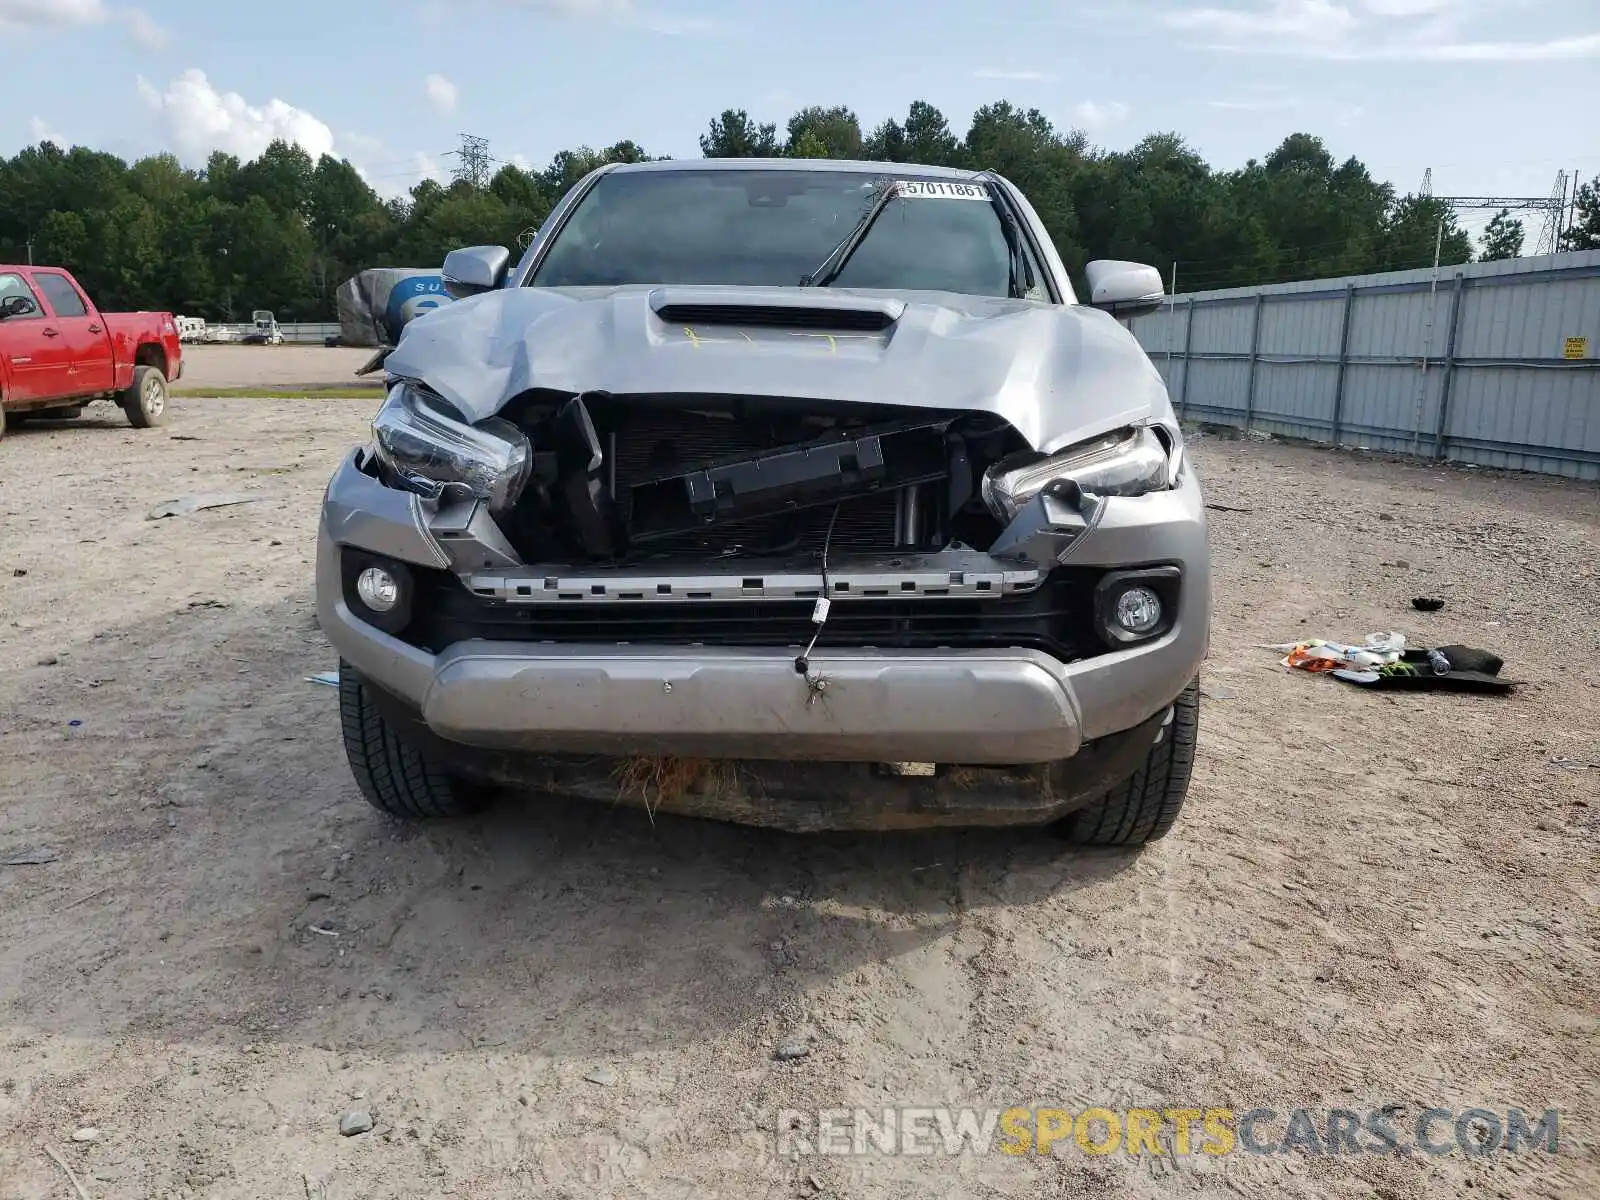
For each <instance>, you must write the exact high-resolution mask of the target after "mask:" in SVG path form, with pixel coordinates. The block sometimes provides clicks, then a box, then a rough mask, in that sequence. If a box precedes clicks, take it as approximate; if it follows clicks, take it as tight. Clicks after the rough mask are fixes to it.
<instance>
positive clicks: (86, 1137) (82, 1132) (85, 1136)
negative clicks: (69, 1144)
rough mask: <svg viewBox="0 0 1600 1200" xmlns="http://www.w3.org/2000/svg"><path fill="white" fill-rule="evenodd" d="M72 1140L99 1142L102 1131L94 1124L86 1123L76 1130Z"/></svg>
mask: <svg viewBox="0 0 1600 1200" xmlns="http://www.w3.org/2000/svg"><path fill="white" fill-rule="evenodd" d="M72 1140H73V1141H75V1142H98V1141H99V1140H100V1131H99V1130H98V1129H96V1128H95V1127H94V1126H93V1125H85V1126H84V1127H83V1128H82V1129H78V1130H74V1131H73V1134H72Z"/></svg>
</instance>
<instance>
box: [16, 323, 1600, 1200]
mask: <svg viewBox="0 0 1600 1200" xmlns="http://www.w3.org/2000/svg"><path fill="white" fill-rule="evenodd" d="M240 353H241V354H249V355H252V356H259V358H260V360H261V361H262V362H267V361H270V360H272V359H274V358H275V357H277V356H278V355H281V354H286V353H291V352H288V351H259V350H241V351H240ZM316 353H318V354H324V353H326V352H323V351H317V352H316ZM230 382H231V381H230ZM371 408H372V406H370V405H368V404H366V403H365V402H362V401H297V402H293V403H275V404H263V403H260V402H248V401H201V400H193V399H186V398H179V399H178V400H176V401H175V402H174V404H173V411H172V421H171V424H169V425H168V426H167V427H166V428H164V429H160V430H154V431H150V432H147V433H138V432H135V431H133V430H131V429H129V428H128V427H127V426H126V424H125V423H124V422H123V420H122V419H121V416H120V414H118V413H115V412H114V411H101V412H98V413H97V412H96V410H94V409H91V410H90V412H89V413H88V414H87V415H86V417H85V418H84V419H83V420H81V421H79V422H76V423H73V424H72V425H60V426H55V427H51V426H43V425H38V426H29V427H26V428H23V429H19V430H18V431H16V432H15V433H14V434H13V435H12V436H10V437H8V438H7V439H6V441H5V442H3V443H0V813H3V814H4V816H3V824H0V862H3V861H5V860H7V859H8V858H10V857H12V856H14V855H16V853H17V852H18V851H22V850H28V849H38V848H47V849H50V850H53V851H56V852H57V853H58V855H59V857H57V858H55V860H54V861H50V862H44V863H40V864H37V865H19V866H0V930H3V936H0V1196H4V1197H7V1198H10V1197H69V1196H71V1195H73V1193H72V1191H71V1185H70V1184H69V1183H68V1181H67V1179H66V1176H65V1174H64V1172H63V1171H62V1170H61V1169H60V1167H58V1166H57V1164H56V1163H55V1162H53V1161H52V1160H51V1159H50V1158H49V1157H47V1155H46V1151H45V1147H46V1146H51V1147H55V1148H56V1149H57V1150H58V1152H59V1153H60V1155H61V1157H62V1159H63V1160H64V1161H65V1162H66V1163H67V1164H68V1165H69V1166H70V1167H71V1168H72V1169H73V1171H74V1173H75V1174H76V1175H77V1176H78V1178H79V1179H80V1180H81V1181H82V1183H83V1186H84V1188H85V1190H86V1192H87V1194H89V1195H91V1196H93V1197H95V1198H96V1200H119V1198H127V1200H133V1198H144V1197H190V1196H193V1197H202V1196H203V1197H219V1198H220V1197H227V1198H234V1197H238V1198H252V1200H253V1198H257V1197H286V1198H293V1197H301V1198H303V1200H319V1198H320V1200H334V1198H348V1197H391V1196H393V1197H402V1196H403V1197H445V1196H460V1197H473V1198H474V1200H484V1198H498V1197H513V1196H515V1197H528V1196H549V1197H556V1196H561V1197H579V1196H585V1197H587V1196H597V1195H616V1196H646V1195H649V1196H673V1197H690V1196H693V1197H699V1198H704V1197H715V1196H738V1197H741V1198H744V1197H790V1196H800V1197H807V1196H830V1197H832V1196H847V1195H848V1196H856V1197H880V1196H882V1197H889V1196H905V1197H913V1196H915V1197H956V1196H980V1197H1125V1196H1132V1197H1145V1196H1167V1195H1173V1194H1184V1195H1189V1194H1202V1195H1225V1194H1236V1195H1244V1196H1250V1197H1263V1198H1266V1197H1272V1198H1277V1197H1308V1198H1309V1197H1351V1198H1355V1197H1363V1198H1367V1197H1387V1198H1390V1200H1398V1198H1409V1197H1418V1196H1424V1195H1465V1196H1495V1197H1517V1198H1521V1197H1532V1196H1550V1197H1557V1196H1561V1197H1578V1196H1586V1195H1587V1196H1593V1195H1597V1194H1600V1170H1597V1166H1596V1157H1595V1135H1594V1132H1593V1130H1594V1119H1595V1117H1596V1115H1597V1104H1596V1100H1597V1095H1596V1087H1597V1085H1596V1079H1597V1078H1600V1053H1597V1050H1596V1047H1597V1045H1600V1041H1597V1033H1600V1028H1597V1026H1600V1020H1597V1013H1600V966H1597V963H1600V945H1597V941H1600V937H1597V931H1600V923H1597V922H1596V920H1595V906H1596V903H1597V901H1600V884H1597V882H1596V879H1597V873H1596V870H1595V866H1596V854H1595V846H1596V835H1597V833H1600V808H1597V805H1600V771H1587V772H1576V771H1570V770H1564V769H1558V768H1556V767H1553V766H1552V765H1551V760H1552V758H1557V757H1566V758H1573V759H1583V760H1585V761H1596V760H1600V740H1597V734H1596V732H1595V727H1596V721H1595V717H1596V713H1597V712H1600V676H1597V675H1596V672H1595V668H1594V662H1595V653H1596V651H1597V650H1600V642H1597V638H1600V633H1597V631H1600V588H1597V586H1596V582H1597V581H1596V567H1595V558H1594V555H1595V547H1596V545H1597V541H1600V499H1597V494H1596V490H1595V489H1594V488H1593V487H1587V488H1585V487H1578V486H1573V485H1566V484H1563V483H1559V482H1555V481H1548V480H1533V479H1524V478H1515V477H1495V476H1491V475H1489V474H1488V473H1468V472H1464V471H1454V470H1442V469H1427V468H1422V467H1418V466H1414V465H1401V464H1395V463H1386V462H1379V461H1374V460H1363V459H1358V458H1354V457H1350V456H1344V455H1338V456H1336V455H1332V454H1328V453H1323V452H1318V451H1312V450H1305V449H1297V448H1289V447H1283V446H1278V445H1263V444H1259V443H1255V442H1222V441H1216V440H1210V439H1207V440H1203V441H1201V442H1199V443H1198V444H1197V445H1196V446H1195V450H1194V452H1195V455H1196V458H1197V459H1198V461H1199V462H1200V464H1201V468H1202V470H1203V473H1204V476H1205V478H1206V480H1207V485H1208V497H1209V499H1210V500H1212V501H1214V502H1217V503H1221V504H1226V505H1230V506H1234V507H1236V508H1242V509H1245V510H1247V511H1244V512H1215V513H1213V514H1212V515H1213V521H1214V524H1213V539H1214V545H1215V550H1216V561H1217V567H1218V571H1219V574H1220V580H1219V589H1218V601H1217V609H1216V618H1215V626H1214V633H1213V640H1212V655H1211V660H1210V663H1209V665H1208V668H1207V672H1206V676H1205V682H1206V686H1207V689H1208V692H1209V693H1210V696H1211V698H1210V699H1209V700H1208V701H1207V702H1206V707H1205V710H1204V713H1203V718H1202V720H1203V732H1202V741H1201V756H1200V762H1199V765H1198V769H1197V774H1196V779H1195V783H1194V787H1193V790H1192V792H1191V794H1190V804H1189V807H1188V809H1187V811H1186V814H1185V816H1184V818H1183V820H1182V821H1181V822H1180V824H1179V826H1178V828H1177V830H1176V831H1175V833H1174V834H1173V835H1172V836H1171V837H1169V838H1168V839H1167V840H1166V841H1164V842H1162V843H1160V844H1159V845H1157V846H1155V847H1153V848H1151V849H1150V850H1149V851H1147V852H1146V853H1144V854H1142V855H1137V856H1130V855H1119V854H1097V853H1083V852H1077V851H1071V850H1064V849H1063V848H1062V847H1061V846H1060V845H1058V844H1055V843H1053V842H1051V841H1049V840H1047V839H1046V838H1043V837H1041V836H1039V835H1038V834H1034V833H1027V832H998V833H992V832H991V833H981V834H965V833H962V834H953V833H946V834H936V835H927V836H920V835H919V836H905V835H900V836H893V837H881V838H880V837H828V838H814V839H805V838H795V837H786V836H780V835H775V834H771V833H765V832H760V831H752V830H746V829H739V828H729V827H722V826H716V825H711V824H706V823H697V822H694V821H689V820H671V819H666V818H662V819H660V820H659V821H658V823H657V825H656V827H655V828H653V829H652V827H651V826H650V824H649V823H648V822H647V821H646V819H645V817H644V816H643V815H642V814H639V813H636V812H633V811H631V810H622V809H617V810H612V809H607V808H604V807H587V806H583V805H580V804H575V803H572V802H563V801H561V800H559V799H555V798H548V797H530V798H527V800H526V801H525V802H523V803H520V804H512V805H508V806H506V807H504V808H502V809H500V810H498V811H496V812H494V813H492V814H491V815H489V816H486V817H484V818H482V819H479V820H474V821H470V822H466V823H462V824H457V825H433V826H425V827H420V828H402V827H398V826H396V825H394V824H391V823H389V822H387V821H385V820H383V819H381V818H380V817H379V816H378V815H377V814H376V813H374V812H372V811H371V810H369V809H368V808H367V807H366V805H364V804H363V803H362V801H361V800H360V798H359V796H358V795H357V793H356V790H355V788H354V786H353V784H352V783H351V780H350V777H349V775H348V773H347V771H346V768H345V764H344V761H343V757H342V753H341V750H340V746H339V739H338V733H337V727H336V720H335V696H334V693H333V692H332V691H331V690H330V689H327V688H322V687H317V686H313V685H311V684H309V683H306V682H305V681H304V677H305V676H306V675H308V674H310V673H312V672H313V671H316V670H321V669H325V668H328V667H331V666H333V665H334V664H333V660H332V656H331V654H330V652H329V650H328V647H327V646H326V644H325V643H324V641H323V639H322V637H321V635H320V634H319V633H318V631H317V629H316V626H315V623H314V620H313V611H312V604H311V597H310V570H311V555H312V536H313V531H314V524H315V518H316V512H317V504H318V501H319V498H320V492H321V489H322V486H323V483H324V481H325V479H326V476H327V473H328V471H329V470H330V468H331V466H332V464H333V462H334V460H335V458H336V456H337V455H338V454H339V453H340V452H341V451H342V450H343V449H344V448H345V447H346V446H347V445H349V444H350V443H351V442H353V441H355V440H357V439H359V438H360V437H361V436H362V435H363V431H364V426H365V422H366V421H367V420H368V418H369V417H370V415H371ZM205 491H246V492H249V493H251V494H253V495H256V496H259V498H260V499H259V502H258V503H252V504H246V505H242V506H239V507H233V508H226V509H219V510H214V511H208V512H201V513H197V514H194V515H192V516H187V517H177V518H172V519H168V520H161V521H147V520H146V519H145V513H146V511H147V510H148V509H149V508H150V507H151V506H152V505H154V504H156V503H157V502H159V501H162V500H166V499H170V498H173V497H177V496H180V495H183V494H186V493H192V492H205ZM23 572H26V573H25V574H23ZM1419 594H1437V595H1440V596H1443V597H1445V598H1446V599H1447V600H1448V601H1449V606H1448V607H1447V608H1446V609H1445V610H1444V611H1443V612H1442V613H1440V614H1437V615H1432V616H1424V615H1421V614H1417V613H1415V612H1413V611H1412V610H1411V609H1410V607H1409V600H1410V598H1411V597H1412V596H1414V595H1419ZM1390 628H1397V629H1400V630H1402V631H1404V632H1406V633H1408V634H1410V635H1412V636H1413V637H1415V638H1417V639H1426V640H1428V641H1431V642H1434V643H1436V644H1443V643H1445V642H1448V641H1457V640H1459V641H1463V642H1466V643H1469V644H1474V645H1480V646H1484V647H1487V648H1490V649H1493V650H1495V651H1497V652H1499V653H1501V654H1503V655H1504V656H1505V658H1506V660H1507V664H1508V665H1507V670H1506V673H1507V674H1508V675H1511V676H1514V677H1516V678H1518V679H1521V680H1524V681H1526V686H1525V688H1524V689H1523V690H1522V691H1521V692H1520V693H1519V694H1518V695H1517V696H1515V697H1514V698H1510V699H1487V698H1470V697H1445V696H1411V697H1400V696H1384V695H1378V694H1371V693H1366V692H1362V691H1359V690H1357V689H1355V688H1351V687H1348V686H1345V685H1342V684H1338V683H1336V682H1334V681H1332V680H1326V679H1316V678H1311V677H1308V676H1304V675H1290V674H1287V673H1284V672H1283V671H1281V670H1280V669H1278V668H1277V667H1276V666H1275V665H1274V656H1273V655H1271V654H1270V653H1267V652H1265V651H1262V650H1260V649H1258V648H1257V646H1258V643H1261V642H1270V641H1278V640H1281V639H1286V638H1292V637H1295V636H1300V635H1316V634H1325V635H1329V636H1346V637H1354V638H1358V639H1359V638H1360V637H1362V636H1364V635H1365V634H1366V633H1367V632H1369V631H1373V630H1382V629H1390ZM33 857H49V856H48V855H34V856H33ZM335 935H336V936H335ZM795 1036H800V1037H805V1038H809V1039H810V1040H809V1042H808V1045H809V1053H808V1054H807V1055H806V1056H805V1057H802V1058H800V1059H798V1060H796V1061H785V1062H779V1061H774V1048H775V1046H777V1045H778V1044H779V1043H780V1042H781V1041H783V1040H784V1039H786V1038H791V1037H795ZM586 1077H587V1078H586ZM897 1103H898V1104H939V1103H950V1104H971V1105H977V1106H998V1107H1008V1106H1012V1105H1027V1104H1053V1105H1061V1106H1063V1107H1066V1108H1069V1109H1081V1108H1084V1107H1086V1106H1089V1105H1105V1106H1109V1107H1112V1108H1117V1107H1121V1106H1130V1105H1150V1106H1152V1107H1173V1106H1193V1107H1196V1108H1207V1107H1214V1106H1231V1107H1233V1108H1235V1109H1239V1110H1242V1109H1246V1108H1250V1107H1252V1106H1256V1105H1265V1106H1270V1107H1272V1108H1275V1109H1277V1110H1279V1111H1281V1112H1286V1111H1287V1110H1288V1109H1291V1108H1293V1107H1296V1106H1301V1105H1304V1106H1310V1107H1314V1108H1323V1109H1325V1108H1327V1107H1331V1106H1344V1107H1350V1108H1354V1109H1359V1110H1367V1109H1373V1108H1379V1107H1381V1106H1383V1105H1386V1104H1393V1105H1399V1106H1402V1109H1401V1111H1402V1112H1403V1113H1406V1114H1413V1115H1414V1114H1415V1113H1416V1112H1418V1111H1419V1110H1421V1109H1424V1108H1427V1107H1429V1106H1435V1105H1436V1106H1439V1107H1442V1108H1449V1109H1453V1110H1458V1111H1459V1110H1463V1109H1466V1108H1469V1107H1472V1106H1476V1105H1482V1106H1484V1107H1487V1108H1491V1109H1495V1108H1498V1109H1501V1110H1504V1108H1505V1107H1507V1106H1517V1107H1521V1108H1524V1109H1528V1110H1533V1111H1540V1110H1543V1109H1546V1108H1552V1107H1554V1108H1559V1109H1561V1110H1562V1112H1563V1118H1562V1125H1561V1136H1562V1139H1563V1150H1562V1152H1561V1153H1560V1154H1558V1155H1555V1156H1551V1155H1548V1154H1545V1153H1542V1152H1541V1153H1539V1154H1524V1155H1522V1156H1515V1157H1514V1156H1509V1155H1505V1154H1499V1155H1495V1156H1491V1157H1483V1158H1468V1157H1466V1156H1464V1155H1462V1154H1460V1153H1455V1154H1451V1155H1448V1156H1445V1157H1441V1158H1436V1159H1435V1158H1428V1157H1426V1156H1419V1155H1413V1156H1409V1157H1401V1156H1393V1155H1391V1156H1370V1155H1369V1156H1361V1157H1353V1156H1348V1155H1346V1156H1343V1157H1316V1156H1310V1155H1305V1154H1300V1153H1295V1154H1290V1155H1285V1156H1278V1157H1258V1156H1252V1155H1244V1154H1235V1155H1231V1156H1226V1157H1222V1158H1206V1157H1204V1156H1198V1155H1197V1156H1195V1157H1193V1158H1185V1159H1175V1158H1173V1157H1153V1156H1147V1157H1143V1158H1130V1157H1128V1156H1127V1155H1124V1154H1120V1153H1119V1154H1117V1155H1113V1156H1109V1157H1091V1156H1087V1155H1084V1154H1082V1153H1080V1152H1078V1151H1077V1150H1076V1149H1074V1148H1071V1147H1070V1143H1069V1144H1068V1145H1067V1146H1066V1147H1065V1150H1066V1152H1065V1153H1062V1154H1061V1155H1059V1156H1056V1157H1039V1156H1031V1157H1026V1158H1021V1159H1013V1158H1007V1157H1005V1156H1001V1155H994V1156H989V1157H983V1158H973V1157H971V1156H967V1157H963V1158H961V1159H959V1160H953V1159H947V1158H940V1157H934V1158H928V1157H922V1158H917V1157H899V1158H889V1157H881V1156H869V1157H866V1158H862V1159H854V1158H815V1157H808V1158H802V1159H801V1160H800V1161H798V1162H788V1161H783V1160H781V1159H779V1158H777V1157H776V1156H775V1154H774V1149H773V1147H774V1133H773V1122H774V1119H775V1114H776V1113H777V1111H778V1110H780V1109H783V1108H786V1107H787V1108H799V1109H811V1108H818V1107H832V1106H844V1107H855V1106H865V1107H869V1108H881V1107H882V1106H884V1105H887V1104H897ZM353 1109H360V1110H367V1111H370V1113H371V1115H372V1117H373V1119H374V1120H375V1122H376V1128H375V1129H374V1130H373V1131H372V1132H370V1133H367V1134H364V1135H360V1136H355V1137H348V1138H347V1137H341V1136H340V1133H339V1128H338V1126H339V1121H340V1117H341V1115H342V1114H344V1113H345V1112H347V1111H349V1110H353ZM85 1126H92V1127H95V1128H97V1129H98V1130H99V1135H98V1139H97V1140H93V1141H85V1142H81V1143H80V1142H74V1141H73V1140H72V1137H73V1134H74V1131H76V1130H79V1129H80V1128H82V1127H85ZM1280 1132H1281V1127H1280ZM1469 1189H1470V1190H1469Z"/></svg>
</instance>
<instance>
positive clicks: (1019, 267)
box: [983, 179, 1034, 300]
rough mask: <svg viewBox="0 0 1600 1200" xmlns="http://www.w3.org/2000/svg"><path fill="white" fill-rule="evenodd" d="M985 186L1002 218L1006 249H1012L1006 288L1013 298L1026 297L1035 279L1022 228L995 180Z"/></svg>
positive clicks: (1031, 289)
mask: <svg viewBox="0 0 1600 1200" xmlns="http://www.w3.org/2000/svg"><path fill="white" fill-rule="evenodd" d="M983 186H984V188H985V190H987V191H988V193H989V203H990V204H992V205H993V206H994V211H995V215H996V216H997V217H999V218H1000V231H1001V233H1003V234H1004V235H1005V239H1006V249H1007V250H1009V251H1010V257H1011V263H1010V273H1009V276H1008V279H1007V285H1006V290H1007V291H1008V292H1010V294H1011V297H1012V299H1017V300H1020V299H1024V298H1026V296H1027V295H1028V293H1029V292H1031V291H1033V287H1034V279H1033V264H1032V263H1030V262H1029V261H1028V251H1027V247H1026V246H1025V245H1024V243H1023V240H1022V229H1021V228H1020V227H1019V226H1018V225H1017V218H1016V217H1015V216H1013V215H1012V213H1011V210H1010V209H1009V208H1007V207H1006V202H1005V198H1004V197H1003V196H1001V195H1000V188H999V186H998V185H997V184H996V183H995V182H994V180H992V179H986V180H984V184H983Z"/></svg>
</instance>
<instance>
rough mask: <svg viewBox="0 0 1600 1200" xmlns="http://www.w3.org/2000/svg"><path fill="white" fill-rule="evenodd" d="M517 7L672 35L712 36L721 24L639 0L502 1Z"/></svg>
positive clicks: (707, 18)
mask: <svg viewBox="0 0 1600 1200" xmlns="http://www.w3.org/2000/svg"><path fill="white" fill-rule="evenodd" d="M501 2H502V3H507V4H510V5H512V6H513V7H516V8H523V9H527V10H528V11H530V12H536V13H542V14H544V15H546V16H552V17H564V18H567V19H572V20H585V21H604V22H605V23H607V24H609V25H622V26H627V27H631V28H634V29H645V30H649V31H650V32H652V33H664V34H671V35H674V36H677V35H681V34H697V33H698V34H704V33H715V32H717V31H718V30H719V29H721V28H722V23H721V22H720V21H716V20H713V19H711V18H709V17H691V16H674V15H672V14H669V13H664V12H660V11H658V10H656V9H654V8H646V7H644V6H642V5H641V4H640V3H639V2H638V0H501Z"/></svg>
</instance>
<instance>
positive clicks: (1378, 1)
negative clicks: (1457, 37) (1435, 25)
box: [1361, 0, 1455, 17]
mask: <svg viewBox="0 0 1600 1200" xmlns="http://www.w3.org/2000/svg"><path fill="white" fill-rule="evenodd" d="M1361 6H1362V7H1363V8H1365V9H1366V10H1367V11H1368V12H1373V13H1376V14H1377V15H1378V16H1380V17H1425V16H1429V15H1431V14H1433V13H1442V12H1444V11H1445V10H1446V9H1449V8H1453V7H1454V6H1455V0H1362V5H1361Z"/></svg>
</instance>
